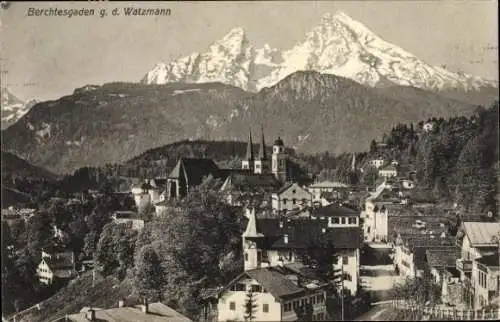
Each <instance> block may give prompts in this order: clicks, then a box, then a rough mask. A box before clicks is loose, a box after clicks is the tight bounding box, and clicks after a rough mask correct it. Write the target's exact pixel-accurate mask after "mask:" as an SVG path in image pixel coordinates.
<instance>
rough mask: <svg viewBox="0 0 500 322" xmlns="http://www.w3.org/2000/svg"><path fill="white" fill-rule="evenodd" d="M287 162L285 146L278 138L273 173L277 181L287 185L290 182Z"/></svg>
mask: <svg viewBox="0 0 500 322" xmlns="http://www.w3.org/2000/svg"><path fill="white" fill-rule="evenodd" d="M287 162H288V156H287V154H286V152H285V145H284V144H283V140H282V139H281V138H280V137H278V139H277V140H276V141H274V145H273V155H272V171H273V174H274V176H275V177H276V179H278V180H279V181H280V182H281V183H285V182H286V181H287V180H288V164H287Z"/></svg>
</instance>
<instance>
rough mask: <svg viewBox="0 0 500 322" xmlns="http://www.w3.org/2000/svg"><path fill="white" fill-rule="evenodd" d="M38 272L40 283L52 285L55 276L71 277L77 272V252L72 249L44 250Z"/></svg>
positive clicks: (61, 277) (60, 277)
mask: <svg viewBox="0 0 500 322" xmlns="http://www.w3.org/2000/svg"><path fill="white" fill-rule="evenodd" d="M36 273H37V276H38V279H39V281H40V283H43V284H47V285H50V284H52V282H53V281H54V279H55V278H59V279H69V278H72V277H73V276H74V275H75V274H76V270H75V254H74V253H73V252H72V251H57V250H55V249H47V248H46V249H44V250H42V259H41V261H40V263H39V264H38V266H37V269H36Z"/></svg>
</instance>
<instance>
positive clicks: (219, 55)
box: [143, 11, 498, 91]
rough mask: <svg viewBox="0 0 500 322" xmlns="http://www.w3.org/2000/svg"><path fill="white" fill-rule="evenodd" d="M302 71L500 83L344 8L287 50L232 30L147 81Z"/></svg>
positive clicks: (258, 79)
mask: <svg viewBox="0 0 500 322" xmlns="http://www.w3.org/2000/svg"><path fill="white" fill-rule="evenodd" d="M300 70H314V71H318V72H320V73H324V74H334V75H339V76H343V77H347V78H350V79H353V80H355V81H357V82H359V83H361V84H364V85H369V86H379V85H385V84H387V83H389V84H390V83H392V84H397V85H409V86H414V87H418V88H422V89H426V90H437V91H439V90H445V89H459V90H476V89H479V88H481V87H483V86H487V87H498V82H494V81H487V80H484V79H481V78H479V77H474V76H471V75H466V74H459V73H453V72H451V71H448V70H446V69H444V68H441V67H437V66H431V65H430V64H428V63H426V62H424V61H422V60H420V59H418V58H417V57H415V56H414V55H412V54H411V53H409V52H407V51H405V50H404V49H402V48H400V47H398V46H396V45H393V44H391V43H389V42H387V41H385V40H383V39H382V38H381V37H379V36H378V35H376V34H375V33H373V32H372V31H371V30H370V29H368V27H367V26H365V25H363V24H362V23H361V22H358V21H356V20H354V19H352V18H351V17H350V16H349V15H347V14H346V13H344V12H340V11H339V12H336V13H335V14H333V15H332V14H330V13H327V14H325V15H324V16H323V17H322V18H321V19H320V22H319V24H318V25H317V26H315V27H313V28H312V29H311V31H310V32H308V33H307V34H306V35H305V39H304V40H303V41H301V42H298V43H296V45H295V46H293V48H291V49H289V50H285V51H280V50H278V49H275V48H272V47H271V46H270V45H269V44H266V45H264V46H263V47H262V48H257V49H254V48H253V47H252V46H251V44H250V42H249V41H248V39H247V37H246V33H245V31H244V29H243V28H241V27H236V28H233V29H231V30H230V31H229V32H228V33H227V34H226V35H225V36H224V37H222V38H221V39H220V40H218V41H215V42H213V43H212V44H211V45H210V46H209V48H208V50H207V52H205V53H202V54H198V53H193V54H191V55H189V56H186V57H183V58H179V59H177V60H175V61H172V62H170V63H167V64H164V63H160V64H157V65H156V66H155V67H154V68H153V69H152V70H151V71H150V72H148V73H147V74H146V76H145V77H144V78H143V82H145V83H157V84H163V83H167V82H222V83H226V84H230V85H234V86H238V87H241V88H243V89H245V90H250V91H258V90H260V89H262V88H264V87H270V86H272V85H274V84H276V83H277V82H279V81H280V80H282V79H283V78H285V77H287V76H288V75H290V74H292V73H294V72H296V71H300Z"/></svg>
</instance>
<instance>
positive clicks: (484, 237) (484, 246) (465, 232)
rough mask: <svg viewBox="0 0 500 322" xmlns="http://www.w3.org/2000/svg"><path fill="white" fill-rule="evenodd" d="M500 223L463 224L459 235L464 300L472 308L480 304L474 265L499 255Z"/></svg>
mask: <svg viewBox="0 0 500 322" xmlns="http://www.w3.org/2000/svg"><path fill="white" fill-rule="evenodd" d="M499 235H500V223H499V222H463V223H462V225H461V226H460V229H459V231H458V233H457V247H458V248H459V250H460V256H459V258H457V266H456V267H457V269H458V271H459V272H460V281H461V284H462V291H463V298H462V300H463V301H464V302H465V303H466V304H467V305H468V306H470V307H473V306H474V305H475V304H477V303H476V302H478V300H477V299H475V297H476V295H475V294H476V286H475V285H474V276H473V274H472V272H473V268H474V267H473V266H474V265H473V263H474V261H476V260H478V259H479V258H481V257H485V256H490V255H495V254H498V241H497V240H496V239H495V238H498V236H499Z"/></svg>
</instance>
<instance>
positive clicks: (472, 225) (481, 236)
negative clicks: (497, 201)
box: [462, 222, 500, 247]
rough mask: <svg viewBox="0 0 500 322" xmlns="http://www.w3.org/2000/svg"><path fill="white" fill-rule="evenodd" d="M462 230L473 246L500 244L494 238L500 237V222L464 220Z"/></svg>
mask: <svg viewBox="0 0 500 322" xmlns="http://www.w3.org/2000/svg"><path fill="white" fill-rule="evenodd" d="M462 230H463V231H464V232H465V234H466V235H467V237H469V241H470V243H471V245H472V247H476V246H496V245H498V242H497V241H495V240H494V239H493V238H495V237H496V238H500V222H463V223H462Z"/></svg>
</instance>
